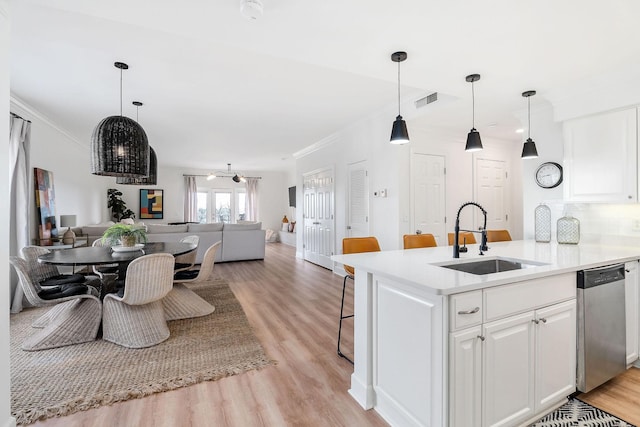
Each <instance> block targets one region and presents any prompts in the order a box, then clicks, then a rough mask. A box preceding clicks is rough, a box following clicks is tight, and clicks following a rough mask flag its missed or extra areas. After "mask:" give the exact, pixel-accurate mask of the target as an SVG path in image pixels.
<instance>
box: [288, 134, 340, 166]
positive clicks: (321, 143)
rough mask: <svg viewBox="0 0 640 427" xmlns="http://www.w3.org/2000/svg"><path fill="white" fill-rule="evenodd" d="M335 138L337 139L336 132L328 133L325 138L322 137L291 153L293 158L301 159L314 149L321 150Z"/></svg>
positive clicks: (313, 151)
mask: <svg viewBox="0 0 640 427" xmlns="http://www.w3.org/2000/svg"><path fill="white" fill-rule="evenodd" d="M337 140H338V135H336V134H332V135H329V136H327V137H325V138H322V139H321V140H320V141H318V142H315V143H313V144H311V145H309V146H307V147H305V148H303V149H302V150H299V151H296V152H295V153H293V158H294V159H296V160H297V159H301V158H303V157H305V156H308V155H309V154H311V153H315V152H316V151H319V150H322V149H323V148H326V147H328V146H330V145H331V144H333V143H334V142H336V141H337Z"/></svg>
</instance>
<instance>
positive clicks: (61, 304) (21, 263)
mask: <svg viewBox="0 0 640 427" xmlns="http://www.w3.org/2000/svg"><path fill="white" fill-rule="evenodd" d="M9 262H10V263H11V265H12V266H13V268H14V269H15V270H16V273H17V274H18V281H19V283H20V287H21V288H22V290H23V292H24V295H25V297H26V298H27V301H29V303H30V304H31V305H32V306H34V307H47V306H52V308H51V309H50V310H49V311H47V312H46V313H45V314H44V315H42V316H40V317H39V318H38V319H36V320H35V321H34V322H33V323H32V324H31V326H32V327H34V328H38V329H39V330H38V331H37V332H36V333H35V334H33V335H31V336H29V337H28V338H27V339H26V340H25V341H24V342H23V343H22V346H21V347H22V349H23V350H28V351H31V350H44V349H48V348H55V347H62V346H66V345H72V344H80V343H83V342H87V341H93V340H95V339H96V336H97V334H98V329H99V328H100V320H101V318H102V303H101V302H100V299H99V298H98V291H97V290H96V289H95V288H94V287H93V286H91V285H90V284H88V283H71V284H63V285H58V286H50V287H48V288H43V287H41V286H40V285H39V284H38V283H37V282H36V281H35V280H34V279H33V276H32V275H31V274H30V272H29V267H28V263H27V261H26V260H25V259H23V258H20V257H17V256H11V257H9Z"/></svg>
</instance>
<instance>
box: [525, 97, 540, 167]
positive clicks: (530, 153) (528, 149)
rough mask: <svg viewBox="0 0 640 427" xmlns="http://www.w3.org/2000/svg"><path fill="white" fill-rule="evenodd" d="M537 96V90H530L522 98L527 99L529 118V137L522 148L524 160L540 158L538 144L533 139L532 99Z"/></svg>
mask: <svg viewBox="0 0 640 427" xmlns="http://www.w3.org/2000/svg"><path fill="white" fill-rule="evenodd" d="M535 94H536V91H535V90H528V91H526V92H522V96H524V97H525V98H527V110H528V114H527V116H528V118H529V127H528V129H529V136H528V138H527V140H526V141H525V143H524V145H523V146H522V156H521V157H522V158H523V159H535V158H537V157H538V150H537V149H536V143H535V142H533V140H532V139H531V97H532V96H533V95H535Z"/></svg>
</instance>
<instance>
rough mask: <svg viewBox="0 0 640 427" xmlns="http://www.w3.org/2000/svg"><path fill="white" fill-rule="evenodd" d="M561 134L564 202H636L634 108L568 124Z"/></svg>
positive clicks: (635, 121) (636, 158)
mask: <svg viewBox="0 0 640 427" xmlns="http://www.w3.org/2000/svg"><path fill="white" fill-rule="evenodd" d="M563 131H564V198H565V200H569V201H576V202H612V203H635V202H637V201H638V175H637V166H638V148H637V139H638V138H637V111H636V108H630V109H626V110H622V111H614V112H609V113H604V114H598V115H594V116H589V117H583V118H579V119H574V120H569V121H566V122H564V124H563Z"/></svg>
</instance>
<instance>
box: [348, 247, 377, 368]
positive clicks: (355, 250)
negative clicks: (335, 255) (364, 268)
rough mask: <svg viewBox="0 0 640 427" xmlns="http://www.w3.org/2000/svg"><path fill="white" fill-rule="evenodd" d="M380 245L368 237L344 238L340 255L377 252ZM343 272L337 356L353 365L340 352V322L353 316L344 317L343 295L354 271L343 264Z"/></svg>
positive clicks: (350, 360) (352, 277)
mask: <svg viewBox="0 0 640 427" xmlns="http://www.w3.org/2000/svg"><path fill="white" fill-rule="evenodd" d="M379 251H380V245H379V244H378V239H376V238H375V237H373V236H370V237H346V238H344V239H342V253H343V254H345V255H346V254H355V253H362V252H379ZM344 271H345V272H346V273H347V274H346V275H345V276H344V280H343V281H342V302H341V303H340V326H339V327H338V356H340V357H342V358H344V359H346V360H348V361H349V362H351V363H352V364H353V360H352V359H350V358H348V357H347V356H345V355H344V353H342V350H340V339H341V338H342V321H343V320H344V319H348V318H350V317H353V316H354V315H353V314H348V315H346V316H345V315H344V295H345V290H346V288H347V279H351V280H353V279H354V274H355V270H354V268H353V267H352V266H350V265H346V264H344Z"/></svg>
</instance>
